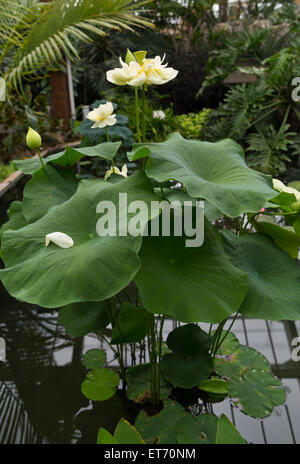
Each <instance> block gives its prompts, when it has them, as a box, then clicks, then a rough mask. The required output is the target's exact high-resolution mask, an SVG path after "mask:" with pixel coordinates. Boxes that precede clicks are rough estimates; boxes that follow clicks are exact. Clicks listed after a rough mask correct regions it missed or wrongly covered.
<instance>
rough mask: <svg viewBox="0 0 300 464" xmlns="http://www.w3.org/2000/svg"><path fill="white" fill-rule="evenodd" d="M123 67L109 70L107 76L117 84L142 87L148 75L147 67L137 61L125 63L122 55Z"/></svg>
mask: <svg viewBox="0 0 300 464" xmlns="http://www.w3.org/2000/svg"><path fill="white" fill-rule="evenodd" d="M120 63H121V66H122V67H121V68H115V69H112V70H110V71H107V73H106V78H107V80H108V81H109V82H112V83H113V84H115V85H127V84H128V85H131V86H132V87H141V86H143V85H144V84H145V82H146V80H147V77H146V74H145V69H144V67H143V66H141V65H140V64H139V63H138V62H137V61H130V63H129V64H127V63H124V61H123V60H122V58H121V57H120Z"/></svg>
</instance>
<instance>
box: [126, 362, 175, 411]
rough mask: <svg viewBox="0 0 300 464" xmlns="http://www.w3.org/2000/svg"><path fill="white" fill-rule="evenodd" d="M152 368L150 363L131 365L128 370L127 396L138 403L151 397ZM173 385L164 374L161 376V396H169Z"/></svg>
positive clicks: (162, 397)
mask: <svg viewBox="0 0 300 464" xmlns="http://www.w3.org/2000/svg"><path fill="white" fill-rule="evenodd" d="M150 381H151V370H150V364H149V363H147V364H139V365H138V366H133V367H130V368H129V369H128V371H127V382H128V388H127V396H128V398H129V399H130V400H132V401H135V402H136V403H143V402H145V401H147V400H149V398H150V391H151V384H150ZM171 389H172V387H171V385H170V384H169V383H168V382H167V381H166V379H165V378H164V376H163V374H162V373H161V376H160V398H161V399H165V398H168V396H169V394H170V393H171Z"/></svg>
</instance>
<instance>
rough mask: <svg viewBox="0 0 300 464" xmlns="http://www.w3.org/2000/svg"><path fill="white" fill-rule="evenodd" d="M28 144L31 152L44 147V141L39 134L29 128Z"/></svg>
mask: <svg viewBox="0 0 300 464" xmlns="http://www.w3.org/2000/svg"><path fill="white" fill-rule="evenodd" d="M26 144H27V146H28V148H30V150H37V149H38V148H40V147H41V145H42V139H41V136H40V134H39V133H38V132H36V131H35V130H33V129H32V128H31V127H29V129H28V132H27V135H26Z"/></svg>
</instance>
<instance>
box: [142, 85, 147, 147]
mask: <svg viewBox="0 0 300 464" xmlns="http://www.w3.org/2000/svg"><path fill="white" fill-rule="evenodd" d="M145 141H146V127H145V86H143V89H142V142H143V143H144V142H145Z"/></svg>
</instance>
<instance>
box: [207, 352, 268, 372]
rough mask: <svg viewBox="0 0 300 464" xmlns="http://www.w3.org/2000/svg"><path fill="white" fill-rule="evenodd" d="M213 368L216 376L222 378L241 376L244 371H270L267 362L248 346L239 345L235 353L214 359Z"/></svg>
mask: <svg viewBox="0 0 300 464" xmlns="http://www.w3.org/2000/svg"><path fill="white" fill-rule="evenodd" d="M214 368H215V371H216V372H217V374H219V375H221V376H224V377H232V376H234V375H241V374H242V372H243V371H244V370H245V369H248V368H253V369H265V370H270V364H269V362H268V360H267V359H266V358H265V357H264V356H263V355H262V354H260V353H259V352H258V351H256V350H255V349H254V348H251V347H250V346H245V345H240V346H239V348H238V349H237V351H235V352H234V353H232V354H230V355H226V356H224V357H218V355H217V356H216V357H215V359H214Z"/></svg>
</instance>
